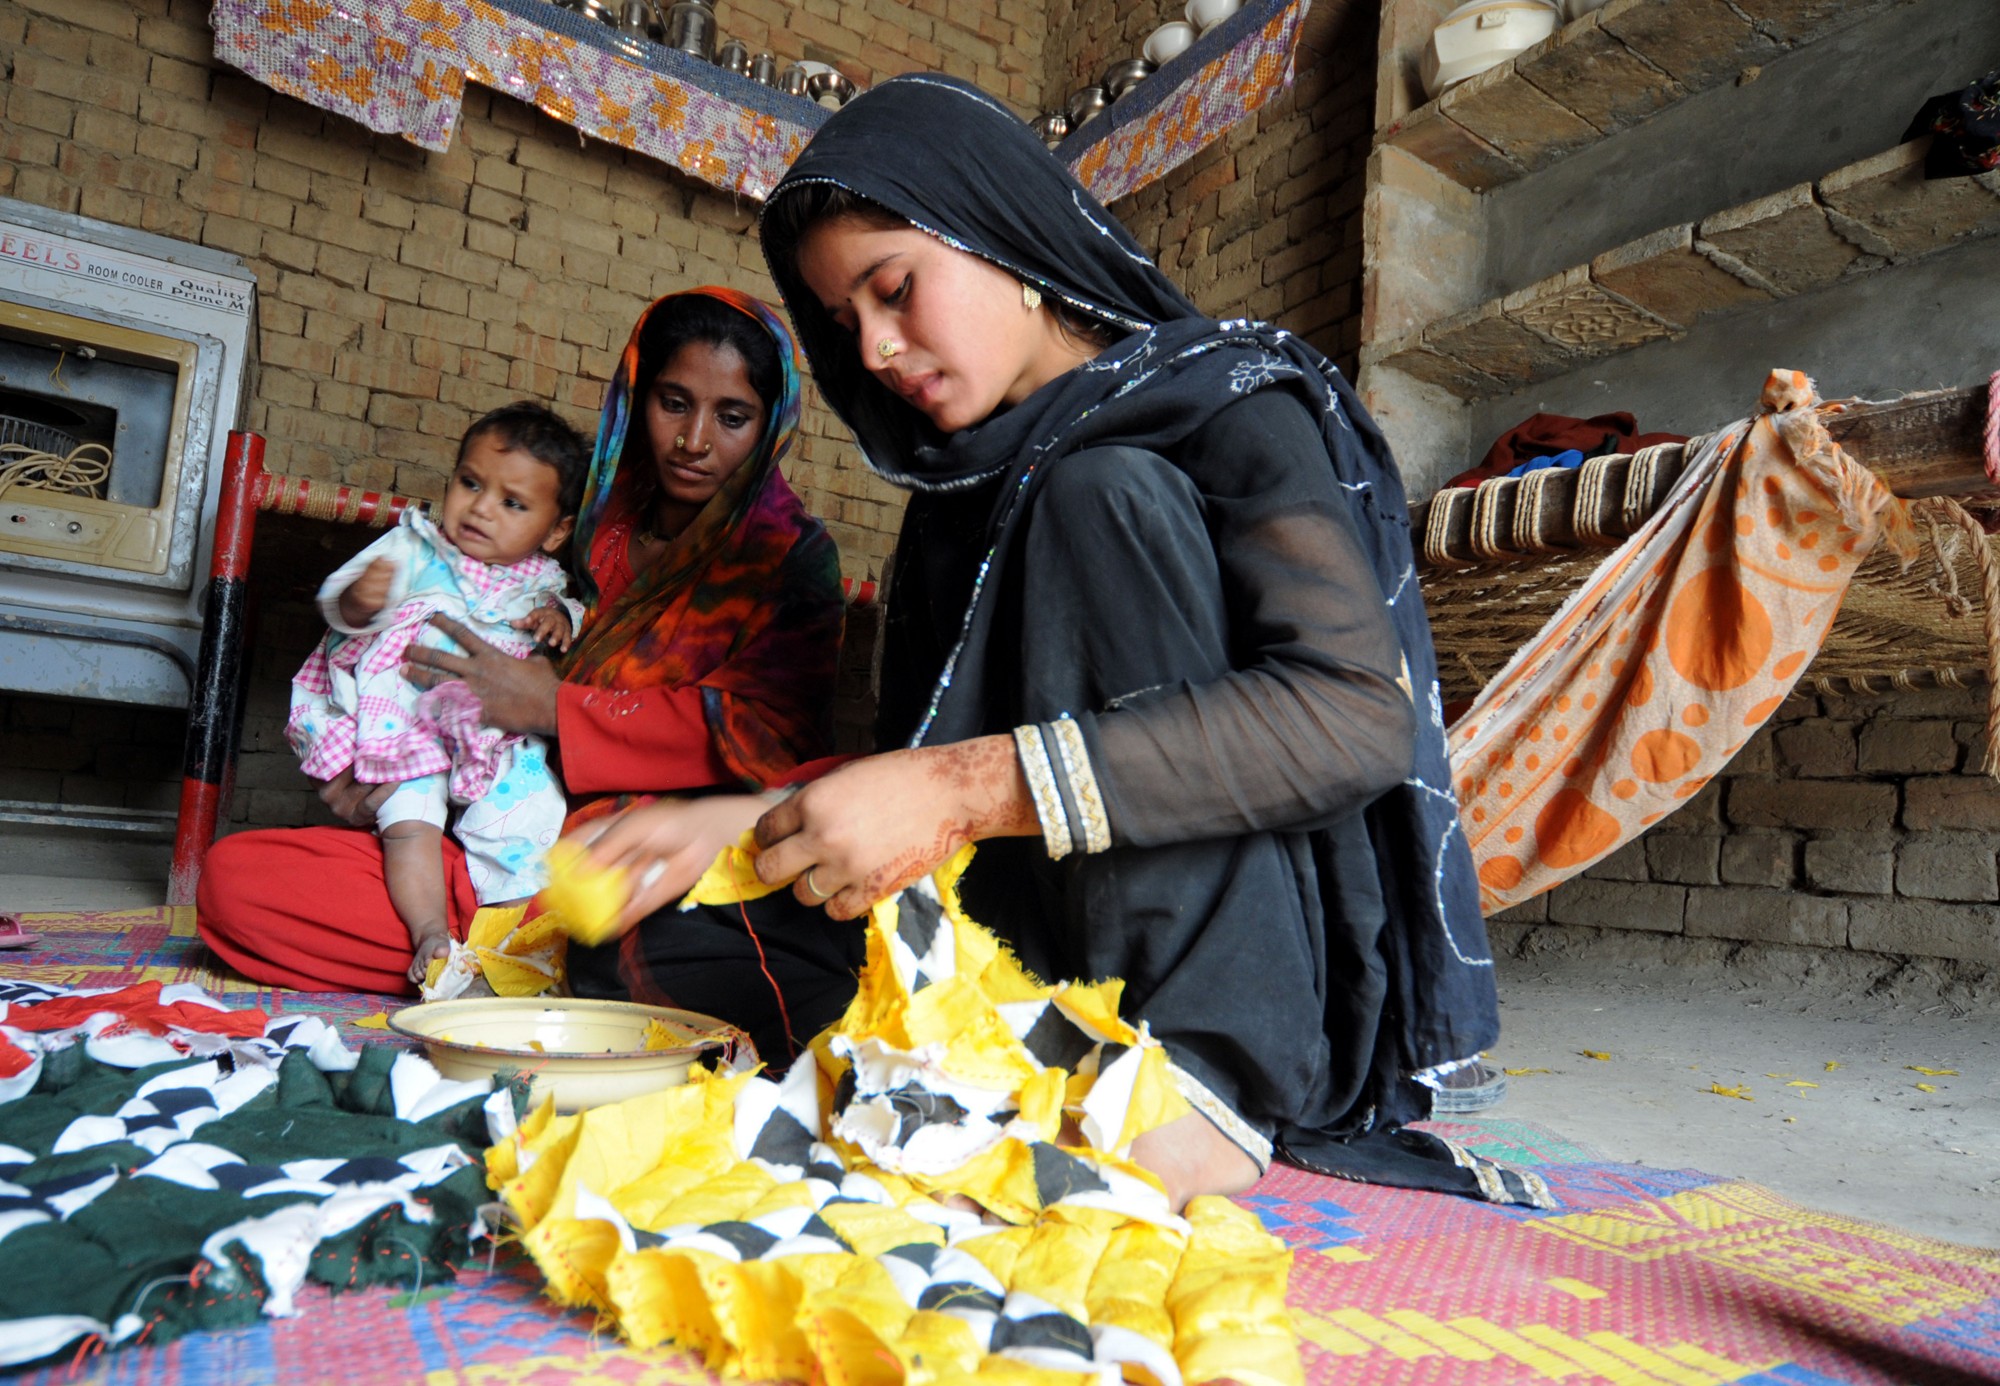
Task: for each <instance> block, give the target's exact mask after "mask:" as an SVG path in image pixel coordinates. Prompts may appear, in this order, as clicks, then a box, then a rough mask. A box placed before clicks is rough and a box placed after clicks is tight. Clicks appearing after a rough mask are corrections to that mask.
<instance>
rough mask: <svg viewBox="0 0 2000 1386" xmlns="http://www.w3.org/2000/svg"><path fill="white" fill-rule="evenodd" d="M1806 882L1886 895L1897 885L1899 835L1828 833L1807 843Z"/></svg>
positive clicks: (1821, 887)
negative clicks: (1897, 836)
mask: <svg viewBox="0 0 2000 1386" xmlns="http://www.w3.org/2000/svg"><path fill="white" fill-rule="evenodd" d="M1804 860H1806V884H1808V886H1812V888H1814V890H1836V892H1840V894H1850V896H1886V894H1890V892H1894V888H1896V838H1894V836H1890V834H1886V832H1868V834H1850V832H1840V834H1828V836H1822V838H1814V840H1812V842H1808V844H1806V854H1804Z"/></svg>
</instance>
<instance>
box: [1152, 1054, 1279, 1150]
mask: <svg viewBox="0 0 2000 1386" xmlns="http://www.w3.org/2000/svg"><path fill="white" fill-rule="evenodd" d="M1167 1072H1169V1073H1171V1074H1173V1076H1174V1084H1175V1086H1176V1087H1178V1088H1179V1089H1180V1090H1181V1096H1182V1097H1185V1098H1186V1099H1187V1103H1188V1106H1190V1107H1192V1108H1194V1109H1195V1110H1196V1111H1197V1112H1200V1113H1201V1114H1202V1115H1203V1116H1205V1117H1207V1118H1208V1119H1209V1120H1210V1121H1212V1122H1213V1123H1215V1129H1216V1130H1218V1131H1220V1132H1222V1134H1223V1135H1225V1136H1227V1137H1229V1139H1230V1140H1231V1141H1233V1142H1235V1144H1236V1145H1237V1147H1238V1148H1240V1149H1241V1150H1242V1151H1243V1153H1244V1154H1245V1155H1248V1156H1249V1157H1250V1158H1251V1159H1253V1160H1255V1161H1256V1162H1257V1169H1258V1172H1259V1173H1262V1172H1263V1171H1264V1170H1267V1169H1269V1168H1270V1167H1271V1138H1270V1137H1269V1136H1266V1135H1264V1134H1263V1133H1262V1132H1261V1131H1259V1130H1258V1129H1257V1128H1256V1127H1254V1126H1252V1125H1251V1124H1250V1123H1249V1122H1247V1121H1245V1120H1244V1119H1243V1118H1242V1117H1240V1116H1238V1115H1236V1109H1235V1108H1234V1107H1231V1106H1230V1105H1229V1104H1228V1103H1227V1102H1224V1101H1223V1100H1222V1099H1221V1098H1219V1097H1217V1096H1216V1095H1215V1094H1214V1093H1212V1092H1210V1091H1209V1089H1208V1085H1207V1084H1206V1083H1204V1082H1202V1081H1201V1079H1199V1078H1197V1077H1195V1076H1194V1075H1193V1074H1192V1073H1189V1072H1188V1071H1187V1070H1186V1069H1184V1068H1182V1067H1181V1066H1180V1065H1179V1064H1177V1063H1173V1062H1171V1061H1169V1063H1168V1064H1167Z"/></svg>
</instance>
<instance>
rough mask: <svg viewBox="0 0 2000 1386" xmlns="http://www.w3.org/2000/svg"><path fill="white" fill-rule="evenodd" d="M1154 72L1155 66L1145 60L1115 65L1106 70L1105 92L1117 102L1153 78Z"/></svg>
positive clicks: (1126, 60)
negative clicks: (1140, 84)
mask: <svg viewBox="0 0 2000 1386" xmlns="http://www.w3.org/2000/svg"><path fill="white" fill-rule="evenodd" d="M1153 71H1154V69H1153V64H1151V63H1149V62H1147V61H1146V60H1145V59H1144V58H1127V59H1125V60H1124V61H1123V62H1117V63H1113V64H1111V66H1109V67H1107V68H1105V69H1104V82H1103V87H1104V90H1105V92H1106V93H1107V94H1108V95H1109V96H1110V97H1111V99H1112V100H1113V101H1116V100H1117V99H1118V98H1119V97H1121V96H1123V95H1124V94H1125V93H1126V92H1128V91H1130V90H1132V88H1134V87H1136V86H1138V85H1139V83H1141V82H1143V81H1145V80H1146V79H1147V78H1148V77H1150V76H1152V75H1153Z"/></svg>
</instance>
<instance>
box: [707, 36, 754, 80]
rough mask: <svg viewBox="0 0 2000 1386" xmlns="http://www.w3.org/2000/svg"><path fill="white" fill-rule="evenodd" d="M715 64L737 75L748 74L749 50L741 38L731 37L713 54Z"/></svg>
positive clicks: (744, 75) (745, 75) (746, 75)
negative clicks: (720, 49)
mask: <svg viewBox="0 0 2000 1386" xmlns="http://www.w3.org/2000/svg"><path fill="white" fill-rule="evenodd" d="M715 65H716V66H717V67H719V68H721V69H722V70H723V71H724V72H733V73H735V74H736V75H737V76H738V77H748V76H749V75H750V50H749V48H748V47H746V46H745V45H744V42H743V40H742V39H731V40H729V42H727V43H725V44H723V45H722V51H721V52H720V53H717V54H716V55H715Z"/></svg>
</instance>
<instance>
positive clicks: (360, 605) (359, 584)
mask: <svg viewBox="0 0 2000 1386" xmlns="http://www.w3.org/2000/svg"><path fill="white" fill-rule="evenodd" d="M395 583H396V565H395V564H394V563H391V562H390V561H389V560H388V559H386V558H378V559H376V560H375V561H374V562H372V563H370V564H369V565H368V566H367V567H366V568H364V569H362V571H361V576H360V577H358V578H356V579H354V581H352V582H350V583H348V584H347V590H346V591H344V592H342V593H341V594H340V619H341V620H343V621H345V622H347V624H348V625H350V626H365V625H367V624H368V623H369V622H370V621H372V620H374V619H375V617H376V616H377V614H379V613H380V612H381V610H382V608H383V606H385V605H386V604H387V603H388V601H389V589H390V588H392V587H393V586H395Z"/></svg>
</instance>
